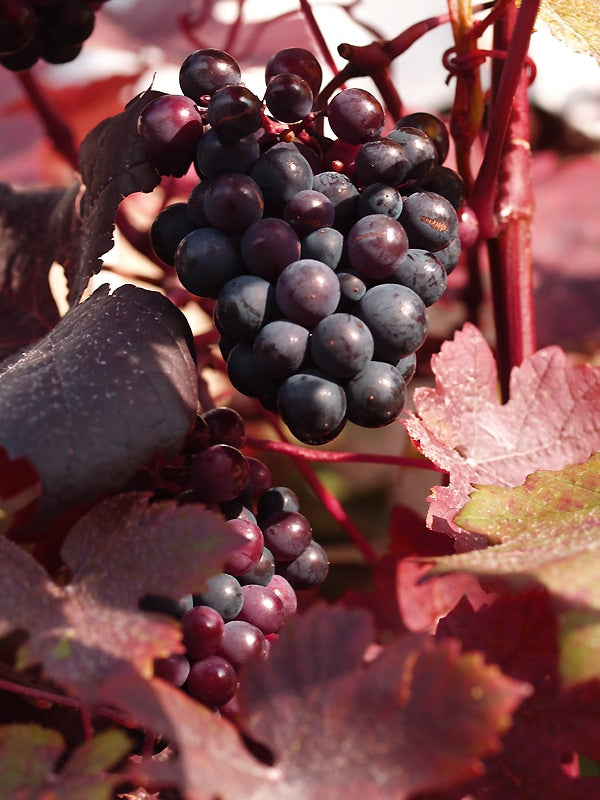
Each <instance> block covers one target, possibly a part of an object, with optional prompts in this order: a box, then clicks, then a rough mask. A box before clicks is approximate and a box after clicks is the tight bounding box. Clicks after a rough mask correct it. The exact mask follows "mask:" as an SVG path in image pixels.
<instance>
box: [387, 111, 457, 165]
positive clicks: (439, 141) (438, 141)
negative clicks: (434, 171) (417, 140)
mask: <svg viewBox="0 0 600 800" xmlns="http://www.w3.org/2000/svg"><path fill="white" fill-rule="evenodd" d="M395 127H396V128H397V129H399V128H407V127H410V128H418V129H419V130H421V131H424V133H426V134H427V136H428V137H429V138H430V139H431V141H432V142H433V144H434V147H435V149H436V152H437V162H438V164H443V163H444V161H445V160H446V157H447V155H448V150H449V149H450V136H449V134H448V129H447V128H446V126H445V125H444V123H443V122H442V120H441V119H439V117H436V116H434V115H433V114H429V113H428V112H426V111H416V112H414V113H413V114H407V115H406V116H404V117H402V118H401V119H399V120H398V122H397V123H396V125H395Z"/></svg>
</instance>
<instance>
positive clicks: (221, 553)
mask: <svg viewBox="0 0 600 800" xmlns="http://www.w3.org/2000/svg"><path fill="white" fill-rule="evenodd" d="M148 499H149V495H146V494H138V493H133V492H132V493H129V494H122V495H116V496H114V497H112V498H110V499H109V500H105V501H103V502H102V503H99V504H98V505H96V506H95V507H94V508H93V509H92V510H91V511H90V512H88V514H86V515H85V517H82V518H81V519H80V520H79V522H77V523H76V524H75V525H74V527H73V528H72V529H71V531H70V532H69V534H68V535H67V538H66V539H65V542H64V545H63V548H62V551H61V555H62V557H63V560H64V562H65V564H66V565H67V567H68V568H69V569H70V574H71V580H70V582H69V583H68V584H67V585H66V586H64V587H63V586H58V585H57V584H56V583H54V582H53V581H52V580H51V579H50V577H49V576H48V574H47V573H46V572H45V570H44V569H42V567H41V566H40V565H39V564H38V563H37V561H35V560H34V559H33V558H32V557H31V556H30V555H29V554H28V553H26V552H25V551H24V550H22V549H21V548H20V547H18V546H17V545H15V544H13V543H12V542H10V541H8V540H7V539H6V538H0V553H1V559H0V589H1V590H2V596H3V597H4V598H5V603H4V604H3V608H2V612H1V615H0V635H4V634H6V633H8V632H10V631H11V630H16V629H21V630H24V631H26V632H27V633H28V634H29V638H28V640H27V641H26V642H25V643H24V644H23V645H22V646H21V647H20V649H19V652H18V658H17V666H18V667H19V668H25V667H27V666H30V665H32V664H37V663H41V664H42V665H43V668H44V672H45V674H46V675H47V676H48V677H49V678H51V679H52V680H54V681H55V682H57V683H59V684H60V685H62V686H64V687H65V688H66V689H68V690H69V691H71V692H73V693H75V694H79V695H81V696H83V697H85V698H87V699H90V698H93V697H94V695H95V693H96V692H97V690H98V686H99V685H100V684H101V683H102V681H103V680H105V679H106V678H107V677H109V676H110V675H111V674H112V673H114V672H116V671H119V670H121V669H127V668H129V669H135V670H137V671H138V672H140V673H143V674H145V675H146V676H148V675H150V674H152V663H153V660H154V659H155V658H160V657H165V656H168V655H170V654H171V653H174V652H179V651H181V650H182V645H181V641H180V640H181V634H180V631H179V629H178V626H177V625H176V624H175V622H174V620H171V619H169V618H168V617H166V616H164V615H155V614H146V613H143V612H141V611H139V610H138V600H139V598H141V597H142V596H144V595H147V594H159V595H164V596H168V597H173V598H174V599H178V598H180V597H182V596H183V595H185V594H187V593H190V592H196V591H201V590H202V589H203V588H204V586H205V580H206V578H208V577H210V575H214V574H215V573H217V572H219V571H220V570H221V569H222V566H223V562H224V561H225V559H226V557H227V555H228V553H229V552H230V550H231V548H232V546H235V544H236V543H237V541H238V537H237V535H235V534H233V533H232V532H231V531H230V529H229V528H228V526H227V525H226V523H225V522H224V521H223V520H222V519H220V518H219V517H218V516H216V515H215V514H212V513H210V512H208V511H206V510H204V509H203V508H202V507H200V506H197V505H195V504H189V505H184V506H177V505H176V504H175V502H174V501H163V502H159V503H152V504H149V503H148Z"/></svg>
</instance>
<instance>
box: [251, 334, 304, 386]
mask: <svg viewBox="0 0 600 800" xmlns="http://www.w3.org/2000/svg"><path fill="white" fill-rule="evenodd" d="M308 337H309V332H308V329H307V328H305V327H304V326H303V325H299V324H298V323H297V322H291V321H290V320H288V319H277V320H274V321H273V322H269V323H267V325H265V326H264V327H263V328H261V330H260V331H259V332H258V334H257V335H256V338H255V340H254V344H253V346H252V349H253V351H254V356H255V358H256V363H257V364H258V366H259V367H260V368H261V370H262V371H263V372H264V373H265V374H266V375H269V376H271V377H273V378H287V377H288V376H289V375H292V374H293V373H294V372H296V371H297V370H298V369H300V367H301V366H302V365H303V364H304V362H305V361H306V355H307V352H308Z"/></svg>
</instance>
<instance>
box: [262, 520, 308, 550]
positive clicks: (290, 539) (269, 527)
mask: <svg viewBox="0 0 600 800" xmlns="http://www.w3.org/2000/svg"><path fill="white" fill-rule="evenodd" d="M261 528H262V532H263V536H264V539H265V544H266V546H267V547H268V548H269V550H270V551H271V552H272V553H273V558H274V559H275V561H293V560H294V558H297V557H298V556H299V555H300V553H301V552H302V551H303V550H304V548H305V547H306V546H307V545H308V543H309V542H310V540H311V538H312V528H311V526H310V522H309V521H308V519H307V518H306V517H305V516H304V514H301V513H300V512H299V511H276V512H275V513H274V514H271V515H270V516H269V517H267V518H266V519H264V520H262V521H261Z"/></svg>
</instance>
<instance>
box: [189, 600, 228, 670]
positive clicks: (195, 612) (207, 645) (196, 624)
mask: <svg viewBox="0 0 600 800" xmlns="http://www.w3.org/2000/svg"><path fill="white" fill-rule="evenodd" d="M224 627H225V623H224V622H223V617H222V616H221V615H220V614H219V612H218V611H216V610H215V609H214V608H211V606H199V605H196V606H194V607H193V608H190V610H189V611H188V612H187V613H186V614H184V616H183V618H182V620H181V630H182V634H183V644H184V646H185V649H186V653H187V655H188V658H189V659H190V660H191V661H196V660H197V659H199V658H206V657H207V656H212V655H214V654H215V653H216V652H217V650H218V649H219V647H220V645H221V640H222V639H223V628H224Z"/></svg>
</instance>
